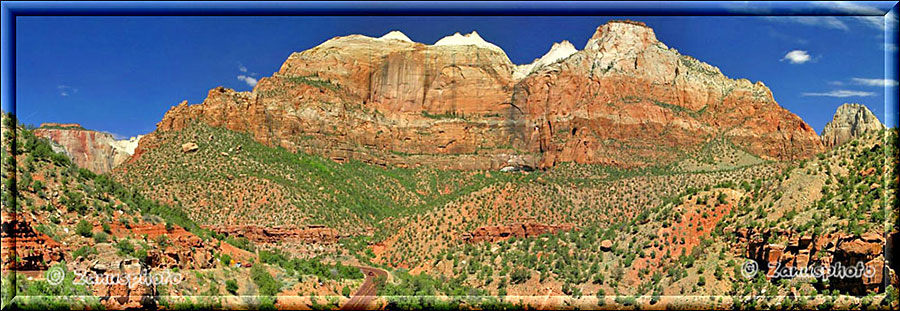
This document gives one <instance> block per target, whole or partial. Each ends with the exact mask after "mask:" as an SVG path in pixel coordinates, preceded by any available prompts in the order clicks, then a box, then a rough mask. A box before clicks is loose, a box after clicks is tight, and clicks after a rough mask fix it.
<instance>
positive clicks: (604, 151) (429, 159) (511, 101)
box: [137, 22, 823, 169]
mask: <svg viewBox="0 0 900 311" xmlns="http://www.w3.org/2000/svg"><path fill="white" fill-rule="evenodd" d="M408 39H409V38H408V37H406V36H405V35H402V33H399V32H392V33H390V34H388V35H385V36H383V37H381V38H371V37H366V36H361V35H350V36H346V37H336V38H333V39H331V40H328V41H326V42H324V43H322V44H321V45H319V46H316V47H314V48H312V49H309V50H307V51H303V52H300V53H294V54H292V55H291V56H290V57H288V59H287V60H286V61H285V62H284V64H283V65H282V67H281V69H280V70H279V71H278V72H276V73H275V74H274V75H272V76H271V77H266V78H262V79H260V80H259V83H258V84H257V85H256V87H255V88H254V89H253V91H251V92H236V91H234V90H230V89H225V88H221V87H220V88H216V89H213V90H211V91H210V92H209V94H208V97H207V98H206V99H205V100H204V101H203V103H201V104H197V105H188V104H187V103H186V102H183V103H181V104H180V105H178V106H175V107H172V109H171V110H169V111H168V112H167V113H166V114H165V116H164V117H163V119H162V121H161V122H159V124H158V125H157V131H173V130H179V129H182V128H184V127H186V126H187V125H189V124H190V123H191V122H204V123H207V124H209V125H212V126H220V127H225V128H228V129H231V130H235V131H243V132H248V133H250V134H251V135H253V137H254V138H255V139H256V140H258V141H260V142H262V143H265V144H268V145H271V146H282V147H285V148H287V149H289V150H302V151H305V152H309V153H314V154H320V155H324V156H328V157H332V158H335V159H351V158H352V159H359V160H363V161H366V162H370V163H376V164H383V165H390V164H395V165H402V166H417V165H429V166H433V167H438V168H456V169H500V168H502V167H505V166H507V165H506V163H507V162H508V161H510V160H513V159H515V161H518V162H524V165H525V166H529V167H535V166H541V167H550V166H553V165H555V164H556V163H560V162H567V161H574V162H578V163H600V164H609V165H617V166H621V167H634V166H648V165H657V164H665V163H668V162H671V161H673V160H674V159H675V158H676V157H677V156H678V155H679V152H686V151H690V150H696V149H699V148H701V147H702V146H703V144H705V143H707V142H708V141H710V140H712V139H714V138H716V137H724V138H727V139H730V140H731V141H732V142H733V143H735V144H736V145H738V146H740V147H742V148H744V149H745V150H748V151H749V152H751V153H753V154H755V155H758V156H760V157H763V158H767V159H794V158H804V157H809V156H811V155H814V154H815V153H817V152H819V151H821V150H822V149H823V148H822V143H821V141H820V140H819V137H818V136H817V135H816V133H815V132H814V131H813V130H812V128H810V127H809V126H808V125H807V124H806V123H804V122H803V120H801V119H800V118H799V117H797V116H796V115H794V114H792V113H790V112H789V111H787V110H785V109H784V108H782V107H780V106H779V105H778V104H777V103H776V102H775V100H774V99H773V97H772V94H771V91H770V90H769V89H768V88H766V87H765V85H763V84H762V83H761V82H757V83H751V82H750V81H747V80H732V79H729V78H727V77H725V76H724V75H722V73H721V72H720V71H719V70H718V69H716V68H715V67H713V66H710V65H708V64H705V63H702V62H699V61H697V60H695V59H693V58H690V57H687V56H683V55H680V54H679V53H678V52H677V51H675V50H674V49H670V48H668V47H666V46H665V45H664V44H663V43H661V42H659V41H658V40H657V39H656V37H655V35H654V33H653V30H652V29H650V28H649V27H646V26H645V25H643V24H641V23H636V22H610V23H608V24H606V25H603V26H601V27H599V28H598V29H597V31H596V33H595V34H594V36H593V37H592V38H591V39H590V40H589V41H588V43H587V45H586V48H585V49H584V50H581V51H575V50H574V47H572V46H571V44H566V43H565V42H563V43H561V44H558V45H556V46H555V48H552V49H551V52H549V53H548V55H545V57H546V58H547V59H544V57H542V58H541V59H538V60H537V61H536V62H535V64H538V65H540V66H532V67H531V68H529V70H528V73H526V74H524V76H521V75H523V73H522V71H518V72H519V74H516V72H517V70H522V69H521V68H522V67H521V66H516V65H514V64H513V63H512V62H510V61H509V58H508V57H507V56H506V54H505V53H504V52H503V50H502V49H500V48H499V47H497V46H496V45H493V44H490V43H488V42H487V41H485V40H484V39H482V38H481V37H480V36H479V35H478V34H477V33H471V34H468V35H458V34H457V35H453V36H449V37H446V38H444V39H442V40H440V41H439V42H438V43H436V44H434V45H426V44H422V43H416V42H412V41H411V40H408ZM535 64H532V65H535ZM142 146H144V147H139V150H138V151H137V153H138V154H140V153H141V151H140V148H145V147H150V146H153V143H152V139H151V140H148V141H147V142H146V143H144V142H142ZM672 150H676V151H679V152H672Z"/></svg>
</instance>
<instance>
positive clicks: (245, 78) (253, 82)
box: [237, 75, 257, 86]
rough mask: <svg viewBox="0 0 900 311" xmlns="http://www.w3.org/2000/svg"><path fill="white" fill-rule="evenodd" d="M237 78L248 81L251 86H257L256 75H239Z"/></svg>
mask: <svg viewBox="0 0 900 311" xmlns="http://www.w3.org/2000/svg"><path fill="white" fill-rule="evenodd" d="M237 79H238V80H241V81H244V83H247V85H249V86H256V82H257V81H256V78H254V77H250V76H245V75H238V76H237Z"/></svg>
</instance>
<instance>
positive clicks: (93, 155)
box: [34, 123, 141, 174]
mask: <svg viewBox="0 0 900 311" xmlns="http://www.w3.org/2000/svg"><path fill="white" fill-rule="evenodd" d="M34 134H35V135H37V136H40V137H44V138H48V139H50V141H51V143H52V144H51V146H52V147H53V149H54V150H53V151H56V152H59V153H64V154H66V155H68V156H69V158H71V159H72V161H73V162H75V164H77V165H78V166H79V167H83V168H86V169H89V170H91V171H92V172H94V173H98V174H102V173H106V172H109V171H112V169H113V168H114V167H116V165H119V163H122V162H124V161H125V160H127V159H128V158H129V157H131V155H132V154H134V149H135V148H136V147H137V145H138V141H140V139H141V136H137V137H132V138H130V139H121V140H116V139H115V138H114V137H113V136H112V134H109V133H104V132H99V131H91V130H87V129H85V128H84V127H82V126H81V125H79V124H75V123H68V124H60V123H44V124H41V126H40V127H39V128H37V129H35V130H34Z"/></svg>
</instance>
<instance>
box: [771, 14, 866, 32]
mask: <svg viewBox="0 0 900 311" xmlns="http://www.w3.org/2000/svg"><path fill="white" fill-rule="evenodd" d="M766 19H768V20H771V21H776V22H792V23H797V24H803V25H807V26H818V27H824V28H830V29H839V30H844V31H847V30H850V27H849V26H847V24H846V23H844V22H843V21H842V20H841V19H839V18H837V17H835V16H767V17H766Z"/></svg>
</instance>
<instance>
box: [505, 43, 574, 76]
mask: <svg viewBox="0 0 900 311" xmlns="http://www.w3.org/2000/svg"><path fill="white" fill-rule="evenodd" d="M575 52H578V50H577V49H575V46H574V45H572V43H570V42H569V41H568V40H563V41H562V42H558V43H554V44H553V46H551V47H550V51H547V53H546V54H544V56H541V57H540V58H535V59H534V61H533V62H531V64H525V65H519V66H516V71H515V72H513V79H515V80H520V79H522V78H524V77H526V76H528V74H530V73H532V72H534V71H535V70H537V69H540V68H541V67H544V66H546V65H549V64H553V63H555V62H558V61H560V60H563V59H565V58H567V57H569V56H571V55H572V54H575Z"/></svg>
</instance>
